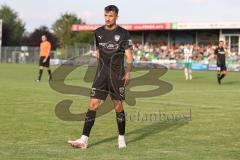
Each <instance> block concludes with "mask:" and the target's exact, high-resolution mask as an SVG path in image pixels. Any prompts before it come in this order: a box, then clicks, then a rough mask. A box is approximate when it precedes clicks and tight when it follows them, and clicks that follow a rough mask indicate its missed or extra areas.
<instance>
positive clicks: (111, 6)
mask: <svg viewBox="0 0 240 160" xmlns="http://www.w3.org/2000/svg"><path fill="white" fill-rule="evenodd" d="M104 10H105V11H106V12H110V11H113V12H115V13H116V14H118V7H117V6H115V5H109V6H107V7H105V9H104Z"/></svg>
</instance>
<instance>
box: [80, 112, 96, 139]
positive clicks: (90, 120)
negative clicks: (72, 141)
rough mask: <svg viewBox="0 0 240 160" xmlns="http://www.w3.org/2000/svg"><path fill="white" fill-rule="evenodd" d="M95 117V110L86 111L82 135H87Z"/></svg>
mask: <svg viewBox="0 0 240 160" xmlns="http://www.w3.org/2000/svg"><path fill="white" fill-rule="evenodd" d="M95 117H96V111H92V110H88V112H87V114H86V118H85V123H84V127H83V132H82V135H85V136H88V137H89V135H90V131H91V129H92V126H93V124H94V122H95Z"/></svg>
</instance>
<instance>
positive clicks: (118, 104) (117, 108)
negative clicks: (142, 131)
mask: <svg viewBox="0 0 240 160" xmlns="http://www.w3.org/2000/svg"><path fill="white" fill-rule="evenodd" d="M114 108H115V111H116V112H122V111H123V105H122V102H121V101H119V102H114Z"/></svg>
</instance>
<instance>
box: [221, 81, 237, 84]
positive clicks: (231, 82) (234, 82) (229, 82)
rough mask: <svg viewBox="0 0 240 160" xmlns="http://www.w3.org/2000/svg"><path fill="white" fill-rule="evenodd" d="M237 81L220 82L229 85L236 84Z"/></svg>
mask: <svg viewBox="0 0 240 160" xmlns="http://www.w3.org/2000/svg"><path fill="white" fill-rule="evenodd" d="M237 83H239V82H238V81H228V82H224V81H223V82H222V84H226V85H231V84H237Z"/></svg>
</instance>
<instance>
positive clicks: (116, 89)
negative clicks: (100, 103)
mask: <svg viewBox="0 0 240 160" xmlns="http://www.w3.org/2000/svg"><path fill="white" fill-rule="evenodd" d="M108 94H110V97H111V99H112V100H121V101H122V100H125V86H124V80H121V79H111V78H109V76H106V75H100V76H97V77H96V78H95V81H94V82H93V85H92V91H91V95H90V97H91V98H95V99H100V100H105V99H106V98H107V96H108Z"/></svg>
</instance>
